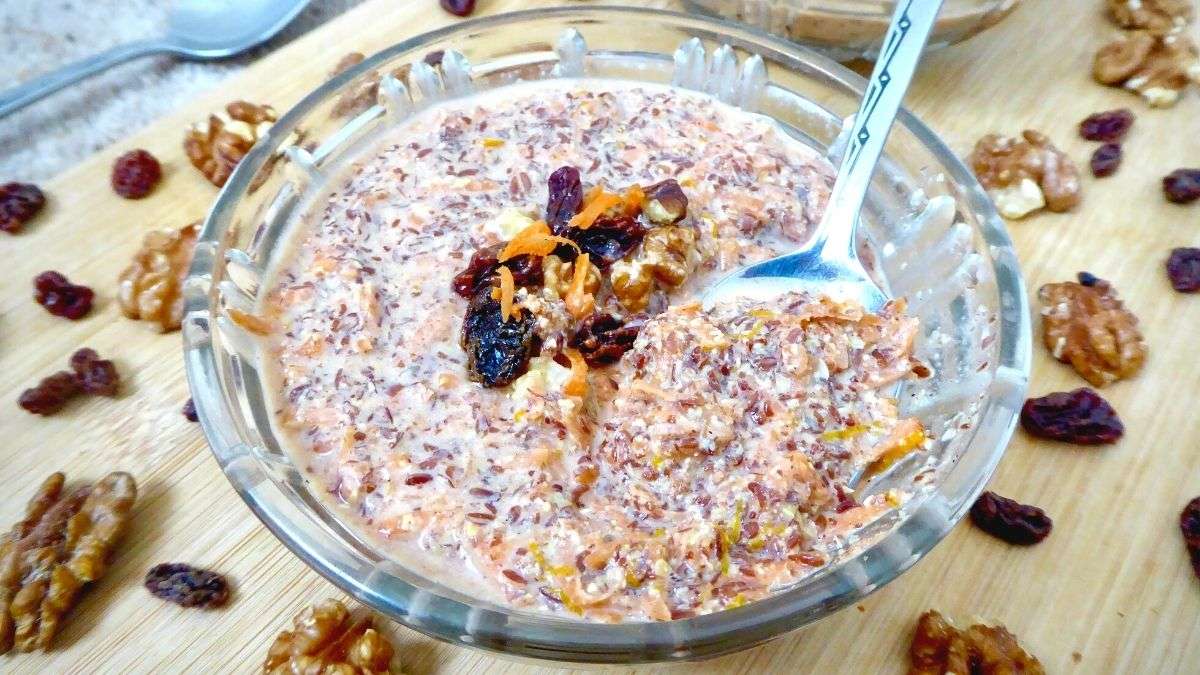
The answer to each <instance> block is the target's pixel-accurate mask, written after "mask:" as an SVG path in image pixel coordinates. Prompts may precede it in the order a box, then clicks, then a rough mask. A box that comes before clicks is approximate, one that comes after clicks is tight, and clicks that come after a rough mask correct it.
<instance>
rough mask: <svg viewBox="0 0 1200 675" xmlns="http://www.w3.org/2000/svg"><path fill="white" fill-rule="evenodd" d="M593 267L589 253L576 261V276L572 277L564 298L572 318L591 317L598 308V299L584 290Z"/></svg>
mask: <svg viewBox="0 0 1200 675" xmlns="http://www.w3.org/2000/svg"><path fill="white" fill-rule="evenodd" d="M591 266H592V261H591V258H590V257H589V256H588V254H587V253H584V254H583V255H581V256H579V257H578V258H576V259H575V276H573V277H571V285H570V286H569V287H568V288H567V296H566V297H565V298H563V303H564V304H566V306H567V311H568V312H570V313H571V316H573V317H575V318H576V319H580V320H582V319H583V318H584V317H587V316H589V315H591V313H592V310H593V309H595V308H596V299H595V298H594V297H592V294H591V293H588V292H587V291H586V290H584V287H585V285H586V284H587V278H588V271H589V268H590V267H591Z"/></svg>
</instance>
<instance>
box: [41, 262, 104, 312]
mask: <svg viewBox="0 0 1200 675" xmlns="http://www.w3.org/2000/svg"><path fill="white" fill-rule="evenodd" d="M33 289H34V298H35V299H36V300H37V303H38V304H39V305H41V306H42V307H45V308H46V311H47V312H50V313H51V314H53V315H55V316H61V317H64V318H67V319H70V320H72V321H75V320H77V319H81V318H83V317H84V316H86V315H87V313H88V312H90V311H91V310H92V299H93V298H95V295H96V294H95V293H93V292H92V289H90V288H88V287H87V286H79V285H76V284H73V283H71V282H70V281H67V278H66V277H65V276H63V275H61V274H59V273H58V272H42V273H41V274H39V275H37V276H36V277H34V278H33Z"/></svg>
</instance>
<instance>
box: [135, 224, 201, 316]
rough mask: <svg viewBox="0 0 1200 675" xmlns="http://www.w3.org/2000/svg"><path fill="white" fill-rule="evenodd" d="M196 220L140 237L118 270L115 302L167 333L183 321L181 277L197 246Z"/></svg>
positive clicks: (189, 263)
mask: <svg viewBox="0 0 1200 675" xmlns="http://www.w3.org/2000/svg"><path fill="white" fill-rule="evenodd" d="M199 230H200V223H199V221H197V222H195V223H192V224H190V225H185V226H184V227H183V228H182V229H180V230H179V231H175V230H170V229H166V230H155V231H153V232H150V233H148V234H147V235H146V236H145V238H144V239H142V248H141V250H139V251H138V252H137V254H136V255H134V256H133V261H132V262H131V263H129V267H126V268H125V271H123V272H121V277H120V280H119V285H118V287H117V304H119V305H120V306H121V313H122V314H124V315H125V316H127V317H129V318H131V319H141V320H143V321H151V322H154V323H156V324H157V325H158V329H159V330H160V331H162V332H163V333H167V332H170V331H173V330H176V329H178V328H179V324H180V322H181V321H182V320H183V279H184V277H186V276H187V271H188V266H190V265H191V264H192V254H193V253H194V252H195V248H196V236H197V235H198V233H199Z"/></svg>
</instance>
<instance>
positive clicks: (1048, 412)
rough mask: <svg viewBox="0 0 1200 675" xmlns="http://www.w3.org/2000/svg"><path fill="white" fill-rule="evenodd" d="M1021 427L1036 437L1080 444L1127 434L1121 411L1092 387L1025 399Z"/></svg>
mask: <svg viewBox="0 0 1200 675" xmlns="http://www.w3.org/2000/svg"><path fill="white" fill-rule="evenodd" d="M1021 426H1023V427H1025V430H1026V431H1028V432H1029V433H1030V434H1033V435H1034V436H1038V437H1041V438H1049V439H1051V440H1055V441H1064V442H1066V443H1076V444H1078V445H1100V444H1104V443H1115V442H1116V441H1117V439H1119V438H1121V436H1122V435H1123V434H1124V433H1125V425H1123V424H1122V423H1121V420H1120V418H1118V417H1117V411H1116V410H1113V407H1112V406H1111V405H1109V404H1108V401H1105V400H1104V399H1103V398H1102V397H1101V396H1100V394H1097V393H1096V392H1095V391H1094V390H1092V389H1090V388H1088V387H1081V388H1079V389H1076V390H1075V391H1071V392H1055V393H1053V394H1047V395H1045V396H1042V397H1040V398H1031V399H1029V400H1028V401H1025V405H1024V406H1022V407H1021Z"/></svg>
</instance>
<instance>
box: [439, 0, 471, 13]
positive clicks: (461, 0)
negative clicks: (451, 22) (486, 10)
mask: <svg viewBox="0 0 1200 675" xmlns="http://www.w3.org/2000/svg"><path fill="white" fill-rule="evenodd" d="M438 4H440V5H441V6H442V9H444V10H446V11H447V12H450V13H451V14H453V15H454V16H470V15H471V12H474V11H475V0H438Z"/></svg>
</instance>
